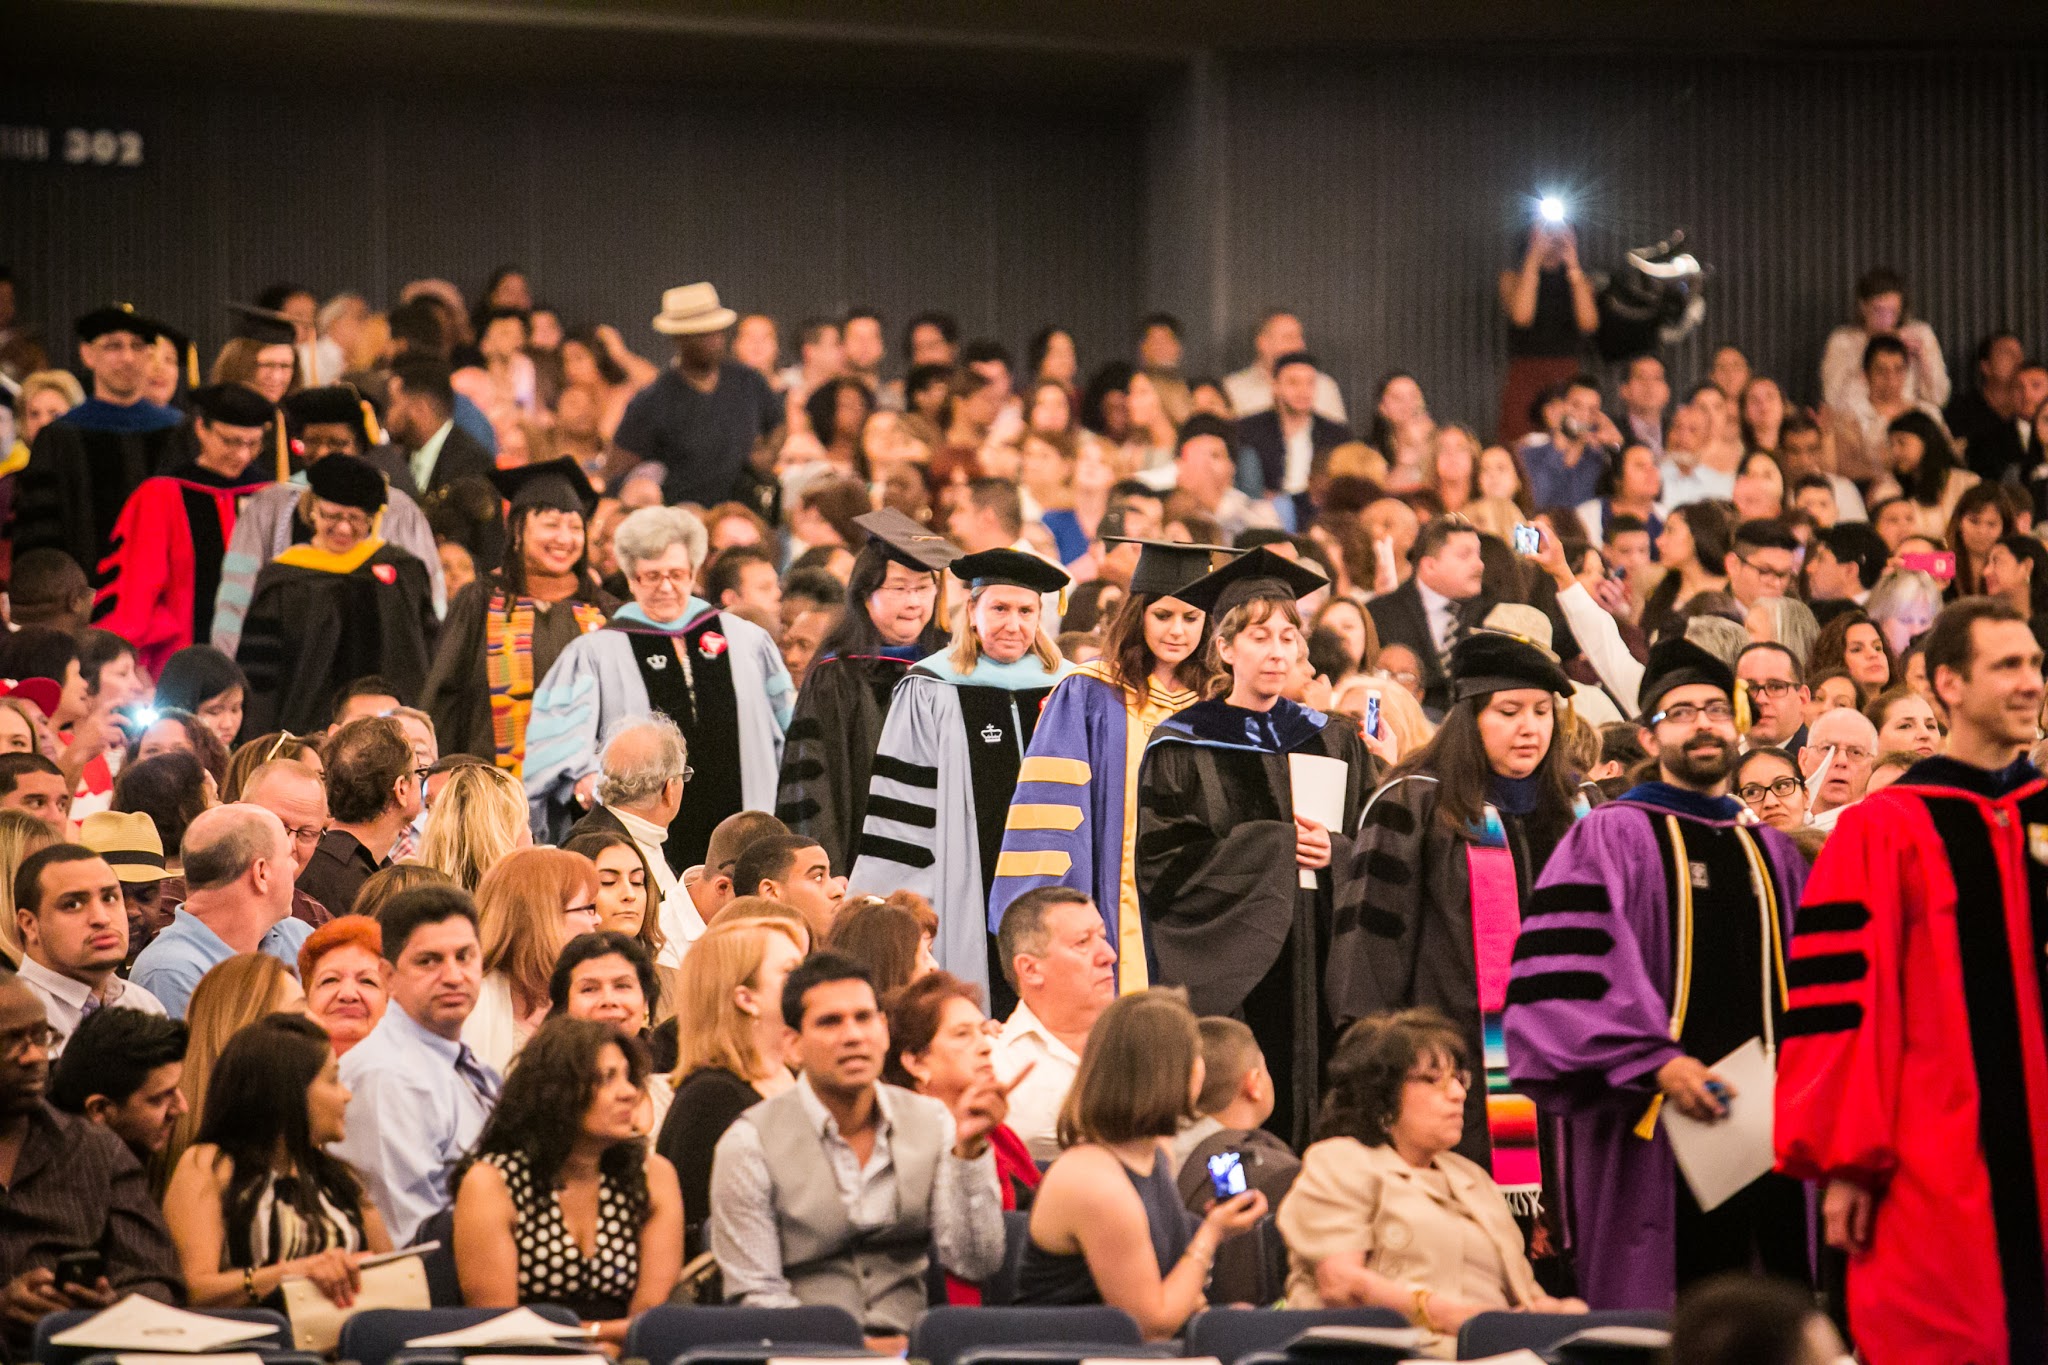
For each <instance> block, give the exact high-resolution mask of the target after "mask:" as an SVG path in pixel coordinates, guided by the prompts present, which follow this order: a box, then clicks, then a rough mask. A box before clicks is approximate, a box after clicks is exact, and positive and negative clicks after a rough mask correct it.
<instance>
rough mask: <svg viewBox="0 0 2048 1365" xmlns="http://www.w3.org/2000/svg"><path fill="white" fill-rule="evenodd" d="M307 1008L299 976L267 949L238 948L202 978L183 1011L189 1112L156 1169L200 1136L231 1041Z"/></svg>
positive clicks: (172, 1165)
mask: <svg viewBox="0 0 2048 1365" xmlns="http://www.w3.org/2000/svg"><path fill="white" fill-rule="evenodd" d="M305 1008H306V996H305V992H304V991H303V990H301V989H300V987H299V982H298V978H297V977H295V976H293V975H292V974H291V973H290V972H289V971H287V970H285V965H284V963H282V962H280V961H278V960H277V959H276V958H274V957H272V956H271V955H270V954H268V953H238V954H236V955H235V956H233V957H231V958H229V959H228V960H227V961H226V962H223V963H221V964H220V965H219V966H217V967H215V968H213V969H212V970H211V971H209V972H208V973H207V974H206V975H205V976H202V977H200V978H199V984H198V985H197V986H195V987H194V988H193V990H192V1004H191V1007H190V1008H189V1009H188V1010H187V1011H186V1015H185V1026H186V1028H187V1029H188V1030H189V1031H190V1037H189V1041H188V1042H187V1043H186V1044H185V1071H184V1075H183V1076H181V1077H180V1078H179V1081H178V1089H179V1090H180V1091H181V1092H182V1093H183V1094H184V1097H185V1105H184V1108H185V1112H184V1113H182V1114H180V1115H179V1116H178V1118H177V1120H176V1121H175V1122H173V1123H172V1125H171V1140H170V1142H169V1143H167V1144H166V1145H165V1147H164V1155H163V1160H162V1162H161V1163H160V1164H159V1165H158V1166H156V1168H155V1169H156V1170H157V1171H158V1172H161V1173H164V1174H168V1173H169V1172H171V1171H173V1170H176V1169H177V1166H178V1158H179V1157H181V1156H183V1155H184V1154H185V1149H186V1148H187V1147H190V1146H191V1145H192V1144H193V1143H194V1142H197V1141H198V1140H199V1124H200V1121H201V1120H202V1119H204V1118H205V1117H206V1093H207V1090H208V1088H209V1087H210V1086H211V1085H212V1083H213V1068H214V1065H215V1063H217V1062H218V1061H219V1060H220V1055H221V1053H222V1052H223V1051H225V1050H226V1049H227V1045H228V1040H229V1039H231V1038H233V1037H234V1036H235V1035H236V1034H237V1033H240V1032H241V1031H242V1030H243V1029H245V1028H247V1027H249V1026H250V1025H251V1024H253V1023H255V1022H256V1021H257V1020H258V1019H261V1018H264V1017H265V1016H266V1015H271V1014H297V1013H299V1012H301V1011H303V1010H304V1009H305Z"/></svg>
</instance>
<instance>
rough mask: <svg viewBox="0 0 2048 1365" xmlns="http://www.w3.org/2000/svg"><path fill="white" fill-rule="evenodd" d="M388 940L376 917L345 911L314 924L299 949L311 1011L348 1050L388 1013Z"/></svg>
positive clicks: (337, 1049)
mask: <svg viewBox="0 0 2048 1365" xmlns="http://www.w3.org/2000/svg"><path fill="white" fill-rule="evenodd" d="M383 954H384V941H383V936H382V935H381V934H379V933H378V930H377V921H376V920H374V919H371V918H370V917H369V916H367V915H360V914H356V915H343V916H341V917H340V918H339V919H335V920H330V921H328V922H327V923H326V924H323V925H321V926H320V927H319V928H318V929H315V930H314V931H313V933H312V936H311V937H310V938H308V939H307V940H306V942H305V944H304V945H303V946H302V947H300V949H299V981H300V982H301V983H302V984H303V986H304V987H305V991H306V1014H307V1016H308V1017H309V1018H311V1019H312V1020H313V1022H314V1023H316V1024H318V1025H320V1027H322V1028H324V1029H326V1030H327V1037H328V1038H329V1040H331V1041H332V1042H333V1044H334V1055H335V1056H337V1057H340V1056H344V1055H346V1054H347V1052H348V1050H349V1049H350V1048H352V1047H354V1046H355V1045H356V1044H357V1043H360V1042H361V1041H363V1039H364V1038H365V1037H367V1036H368V1035H369V1032H370V1030H371V1029H374V1028H375V1027H377V1021H378V1020H380V1019H382V1018H383V1017H384V1006H385V1003H386V1002H387V1001H388V999H389V998H390V997H389V993H388V992H387V991H386V990H385V989H384V955H383Z"/></svg>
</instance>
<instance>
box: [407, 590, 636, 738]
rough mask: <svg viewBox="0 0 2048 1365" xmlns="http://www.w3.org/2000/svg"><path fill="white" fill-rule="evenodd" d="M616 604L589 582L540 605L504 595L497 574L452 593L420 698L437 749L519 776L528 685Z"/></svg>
mask: <svg viewBox="0 0 2048 1365" xmlns="http://www.w3.org/2000/svg"><path fill="white" fill-rule="evenodd" d="M617 607H618V602H617V601H616V600H615V599H614V598H613V597H612V596H611V595H610V594H609V593H606V592H603V591H602V590H601V589H599V588H598V587H597V586H596V585H595V583H592V584H591V585H590V586H589V588H588V589H587V590H586V592H585V593H579V594H577V595H575V596H571V597H568V598H565V599H563V600H562V601H559V602H554V603H541V602H537V601H536V600H534V599H533V598H531V597H515V596H512V595H511V594H509V593H507V592H506V590H505V585H504V583H503V582H502V580H501V579H500V578H499V576H498V575H496V574H492V575H490V576H489V578H488V579H478V580H477V581H475V582H473V583H471V584H469V585H468V586H467V587H465V588H463V590H462V591H461V592H459V593H457V594H455V601H454V602H453V603H451V604H450V606H449V608H448V620H447V621H446V622H445V623H444V624H443V625H442V627H441V643H440V646H439V647H438V648H437V649H436V650H435V652H434V668H433V671H432V672H431V673H429V674H428V675H427V688H426V692H425V694H424V697H423V700H422V701H421V703H420V709H422V710H423V711H425V712H426V713H427V714H428V715H430V716H432V717H433V718H434V730H435V733H436V734H437V735H438V736H439V738H440V741H441V752H442V753H444V754H474V755H475V756H476V757H478V758H481V759H483V760H485V761H486V762H490V763H495V764H497V765H498V766H499V767H500V768H503V769H504V770H505V771H507V772H509V773H511V774H512V775H513V776H514V777H520V776H522V775H523V773H524V769H525V762H526V730H527V725H528V723H529V717H530V716H531V714H532V710H533V693H534V687H535V686H536V684H538V683H539V682H540V681H541V680H542V679H544V678H546V677H547V675H548V670H549V669H551V668H553V667H554V666H555V660H557V659H559V658H560V657H561V656H562V651H563V650H564V649H567V648H568V647H569V642H570V641H571V640H574V639H575V638H577V637H578V636H579V635H587V634H589V633H590V632H591V631H593V630H596V629H598V628H599V627H600V626H602V625H604V623H605V619H606V617H607V616H609V615H610V614H611V612H613V611H614V610H616V609H617Z"/></svg>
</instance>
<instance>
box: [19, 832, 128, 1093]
mask: <svg viewBox="0 0 2048 1365" xmlns="http://www.w3.org/2000/svg"><path fill="white" fill-rule="evenodd" d="M14 920H15V929H16V931H17V932H18V933H19V934H20V935H21V949H22V957H21V968H20V970H21V983H22V985H24V986H26V987H28V988H29V989H30V990H32V991H34V992H35V993H36V996H37V998H38V999H40V1000H41V1001H42V1002H43V1014H44V1017H45V1018H46V1019H47V1020H48V1021H49V1024H50V1027H52V1028H53V1029H56V1030H57V1036H56V1038H55V1039H54V1040H53V1041H52V1042H51V1044H50V1055H51V1056H53V1057H58V1056H62V1055H63V1051H64V1047H65V1041H66V1038H67V1037H68V1036H69V1035H70V1034H71V1033H74V1032H76V1031H77V1029H78V1025H79V1021H80V1020H81V1019H83V1018H84V1017H85V1016H86V1014H87V1013H88V1012H89V1011H91V1010H98V1009H102V1008H104V1007H106V1006H108V1005H120V1006H122V1007H123V1008H125V1009H131V1010H141V1011H143V1012H145V1013H148V1014H162V1013H164V1012H165V1011H164V1006H163V1004H162V1003H161V1002H160V1001H159V1000H158V999H157V997H156V996H155V995H153V994H151V993H150V991H149V990H148V989H146V988H145V987H143V986H140V985H138V984H136V983H135V982H133V981H124V980H122V979H121V978H120V977H119V976H116V975H115V972H116V970H117V969H119V968H120V966H121V964H122V963H123V962H125V961H127V958H128V906H127V903H126V901H125V900H124V899H123V897H122V893H121V882H120V878H119V877H118V876H116V875H115V872H114V869H113V868H112V867H111V866H109V865H108V863H107V861H106V859H104V858H102V857H101V856H100V855H99V854H97V853H95V852H93V851H92V850H91V849H89V848H86V847H85V846H84V845H82V844H53V845H51V846H50V847H48V848H46V849H43V850H42V851H41V852H38V853H32V854H30V855H29V857H28V858H27V860H26V861H24V862H23V863H22V865H21V870H20V871H19V872H17V873H15V874H14Z"/></svg>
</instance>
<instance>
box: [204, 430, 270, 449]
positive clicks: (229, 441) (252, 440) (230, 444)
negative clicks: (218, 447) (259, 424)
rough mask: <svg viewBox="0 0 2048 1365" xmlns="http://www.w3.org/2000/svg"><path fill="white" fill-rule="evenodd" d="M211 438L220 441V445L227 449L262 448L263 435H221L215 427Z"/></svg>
mask: <svg viewBox="0 0 2048 1365" xmlns="http://www.w3.org/2000/svg"><path fill="white" fill-rule="evenodd" d="M213 439H214V440H216V441H218V442H220V443H221V444H222V445H224V446H226V447H227V448H228V449H229V450H261V449H263V437H262V436H261V435H256V436H223V435H221V434H220V431H219V430H218V429H215V431H214V433H213Z"/></svg>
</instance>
